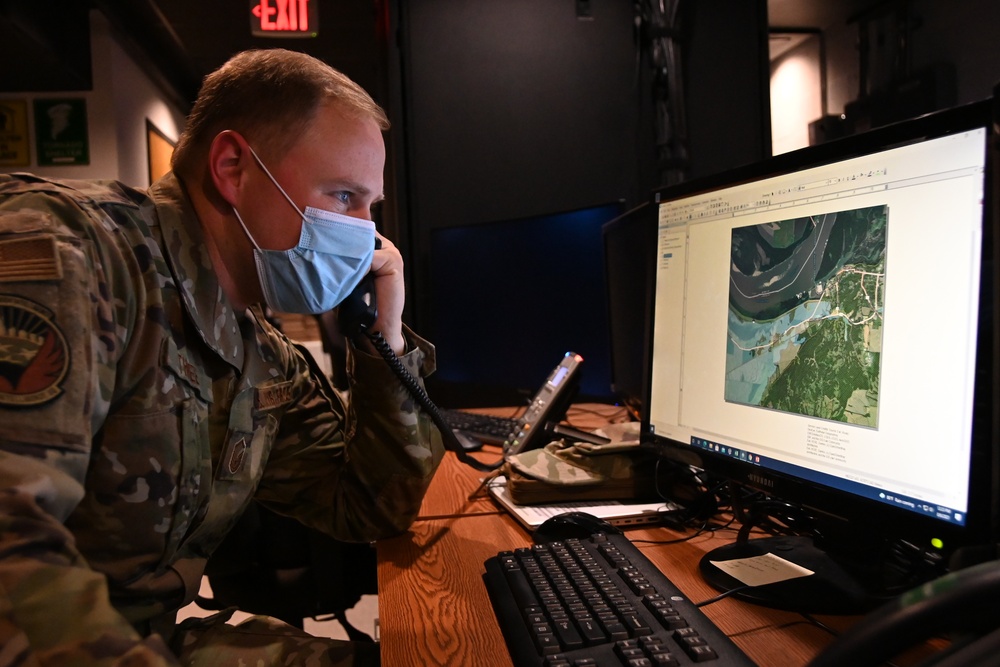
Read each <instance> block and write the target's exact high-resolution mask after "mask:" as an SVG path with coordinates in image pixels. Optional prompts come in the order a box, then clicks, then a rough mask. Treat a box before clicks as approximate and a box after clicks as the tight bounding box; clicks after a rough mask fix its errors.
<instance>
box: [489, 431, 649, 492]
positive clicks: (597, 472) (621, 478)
mask: <svg viewBox="0 0 1000 667" xmlns="http://www.w3.org/2000/svg"><path fill="white" fill-rule="evenodd" d="M503 471H504V474H505V475H506V476H507V489H508V491H509V493H510V497H511V499H513V501H514V502H516V503H518V504H522V505H532V504H538V503H549V502H566V501H569V500H630V499H642V498H647V497H654V496H655V488H656V485H655V458H654V457H653V456H652V455H651V454H649V453H646V452H640V451H630V452H627V453H608V454H596V455H595V454H593V453H591V452H590V451H589V450H588V449H587V448H585V447H581V446H578V445H576V444H573V443H567V442H566V441H564V440H555V441H553V442H550V443H548V444H547V445H545V447H542V448H539V449H529V450H528V451H526V452H519V453H518V454H515V455H514V456H511V457H508V459H507V461H506V462H505V463H504V467H503Z"/></svg>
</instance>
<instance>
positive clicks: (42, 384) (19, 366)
mask: <svg viewBox="0 0 1000 667" xmlns="http://www.w3.org/2000/svg"><path fill="white" fill-rule="evenodd" d="M69 362H70V355H69V347H68V346H67V344H66V338H65V337H64V336H63V333H62V331H60V330H59V327H58V326H56V324H55V318H54V316H53V314H52V311H50V310H49V309H48V308H45V307H44V306H42V305H40V304H38V303H35V302H34V301H31V300H29V299H23V298H20V297H16V296H10V295H4V294H0V406H6V407H18V408H21V407H33V406H37V405H42V404H44V403H48V402H49V401H51V400H53V399H55V398H56V397H58V396H59V395H60V394H62V385H63V383H64V382H65V381H66V376H67V374H68V372H69Z"/></svg>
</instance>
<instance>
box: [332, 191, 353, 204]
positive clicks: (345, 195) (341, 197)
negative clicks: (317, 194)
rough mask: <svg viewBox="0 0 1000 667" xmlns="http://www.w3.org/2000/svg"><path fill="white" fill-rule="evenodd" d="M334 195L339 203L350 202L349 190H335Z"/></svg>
mask: <svg viewBox="0 0 1000 667" xmlns="http://www.w3.org/2000/svg"><path fill="white" fill-rule="evenodd" d="M334 197H336V199H337V201H339V202H340V203H341V204H350V203H351V193H350V192H337V193H335V194H334Z"/></svg>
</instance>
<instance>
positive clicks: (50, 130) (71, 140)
mask: <svg viewBox="0 0 1000 667" xmlns="http://www.w3.org/2000/svg"><path fill="white" fill-rule="evenodd" d="M35 147H36V153H37V155H38V164H39V166H49V167H51V166H62V165H83V164H90V146H89V142H88V141H87V101H86V100H85V99H83V98H66V99H36V100H35Z"/></svg>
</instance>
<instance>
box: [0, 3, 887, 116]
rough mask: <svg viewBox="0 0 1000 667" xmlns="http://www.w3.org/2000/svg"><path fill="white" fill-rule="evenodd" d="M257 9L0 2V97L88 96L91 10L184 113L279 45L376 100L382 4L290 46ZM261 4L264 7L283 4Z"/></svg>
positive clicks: (784, 6) (819, 18)
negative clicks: (267, 29)
mask: <svg viewBox="0 0 1000 667" xmlns="http://www.w3.org/2000/svg"><path fill="white" fill-rule="evenodd" d="M259 1H260V0H89V1H86V0H46V1H45V2H39V1H38V0H0V62H3V63H5V64H7V63H22V64H24V65H27V66H22V67H3V68H0V92H22V91H50V90H51V91H56V90H63V91H65V90H86V89H88V88H89V87H90V85H91V76H90V68H89V55H90V52H89V48H90V47H89V31H88V30H87V27H88V25H89V23H88V19H87V15H88V12H89V10H90V9H91V8H96V9H98V10H100V11H101V12H102V13H103V14H104V15H105V16H106V17H107V18H108V20H109V22H110V23H111V25H112V26H113V28H114V29H115V32H116V34H118V35H119V38H120V40H121V41H122V42H123V43H124V46H125V47H126V48H127V49H128V50H129V51H130V52H131V53H132V55H133V57H134V58H136V60H137V61H138V62H140V63H141V64H143V65H145V66H146V69H147V71H148V72H149V74H150V75H151V76H152V77H153V78H154V79H155V80H157V81H158V82H159V83H160V84H162V86H163V87H164V89H165V90H166V91H167V92H168V94H170V95H171V96H172V97H173V98H174V100H175V102H177V103H178V105H179V106H180V107H181V108H182V109H184V110H185V111H186V110H187V108H188V107H189V105H190V103H191V101H192V100H193V99H194V97H195V95H196V94H197V91H198V87H199V85H200V82H201V79H202V77H204V75H205V74H207V73H208V72H210V71H212V70H213V69H215V68H216V67H218V66H219V65H221V64H222V63H224V62H225V61H226V60H227V59H228V58H229V57H230V56H231V55H233V54H234V53H236V52H238V51H241V50H244V49H249V48H272V47H275V46H285V47H287V48H292V49H296V50H299V51H305V52H306V53H310V54H312V55H314V56H316V57H318V58H320V59H322V60H324V61H326V62H328V63H330V64H331V65H333V66H334V67H337V68H338V69H341V70H343V71H344V72H345V73H347V74H348V75H349V76H351V77H352V78H353V79H355V80H357V81H358V82H359V83H361V85H363V86H364V87H365V88H367V89H368V90H369V91H371V92H372V93H373V94H374V95H375V96H376V97H378V96H379V93H380V90H381V89H382V87H383V86H385V85H386V83H385V81H386V77H385V72H384V67H385V64H384V59H385V56H386V53H387V52H388V49H387V46H386V44H387V41H386V40H387V37H386V33H387V29H386V26H387V25H388V24H389V21H388V18H387V15H388V11H389V10H388V5H389V3H390V0H337V1H336V2H323V3H322V4H320V5H318V7H319V18H318V23H319V31H318V35H317V36H316V37H313V38H291V39H287V38H286V39H273V38H262V37H254V36H252V34H251V29H250V18H251V5H252V4H254V3H256V2H259ZM266 1H267V3H268V4H269V5H270V6H276V5H277V4H278V3H279V2H282V3H284V2H285V0H266ZM295 1H296V0H289V2H295ZM310 1H311V2H314V3H317V2H320V0H310ZM565 1H566V2H569V1H571V0H565ZM400 2H401V3H405V0H400ZM873 4H878V2H877V1H876V0H835V1H831V0H768V12H769V21H770V23H771V25H772V26H776V27H780V28H783V29H797V28H812V29H817V28H818V29H823V28H826V27H829V26H830V25H832V24H834V23H836V22H843V21H846V20H848V18H849V17H850V16H852V15H854V14H856V13H857V12H858V11H860V10H861V9H863V8H864V7H870V6H872V5H873ZM54 17H55V18H54Z"/></svg>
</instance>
